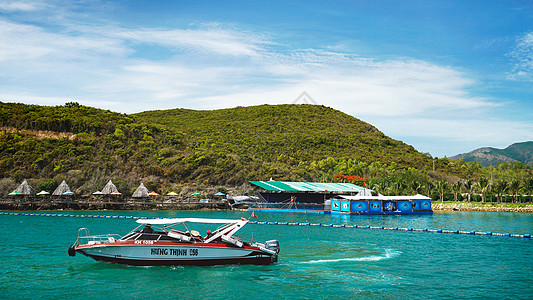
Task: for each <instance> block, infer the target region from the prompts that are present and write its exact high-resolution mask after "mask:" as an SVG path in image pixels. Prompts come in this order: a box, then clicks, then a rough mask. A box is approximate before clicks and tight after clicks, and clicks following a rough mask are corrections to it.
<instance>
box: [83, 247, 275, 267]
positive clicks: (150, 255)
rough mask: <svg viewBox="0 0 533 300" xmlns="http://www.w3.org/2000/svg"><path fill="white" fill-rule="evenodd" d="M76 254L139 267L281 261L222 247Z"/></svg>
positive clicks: (255, 250)
mask: <svg viewBox="0 0 533 300" xmlns="http://www.w3.org/2000/svg"><path fill="white" fill-rule="evenodd" d="M117 244H118V243H117ZM75 250H76V252H79V253H81V254H83V255H86V256H88V257H90V258H92V259H94V260H96V261H104V262H110V263H116V264H126V265H135V266H177V265H196V266H211V265H223V264H255V265H269V264H271V263H273V262H276V261H277V255H271V254H269V253H266V252H264V251H262V250H260V249H259V248H257V247H243V248H236V247H235V248H234V247H227V246H226V245H219V244H206V245H201V246H200V245H187V246H177V245H113V244H107V245H89V246H85V245H82V246H78V247H76V249H75Z"/></svg>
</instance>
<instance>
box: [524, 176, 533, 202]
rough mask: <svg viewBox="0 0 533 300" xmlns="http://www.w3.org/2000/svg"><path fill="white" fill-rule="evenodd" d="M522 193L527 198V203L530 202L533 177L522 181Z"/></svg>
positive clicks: (532, 192) (532, 190) (532, 191)
mask: <svg viewBox="0 0 533 300" xmlns="http://www.w3.org/2000/svg"><path fill="white" fill-rule="evenodd" d="M523 188H524V192H525V193H526V194H527V195H528V196H529V201H531V194H533V177H529V178H527V179H526V180H524V185H523Z"/></svg>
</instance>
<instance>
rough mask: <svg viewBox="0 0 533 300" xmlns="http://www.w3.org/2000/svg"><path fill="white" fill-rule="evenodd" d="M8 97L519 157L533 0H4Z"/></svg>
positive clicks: (532, 112) (0, 43)
mask: <svg viewBox="0 0 533 300" xmlns="http://www.w3.org/2000/svg"><path fill="white" fill-rule="evenodd" d="M303 93H305V94H304V95H308V96H306V97H303V99H302V98H301V97H300V96H301V95H302V94H303ZM299 97H300V98H299ZM0 101H1V102H19V103H27V104H38V105H52V106H55V105H63V104H64V103H66V102H71V101H75V102H78V103H80V104H83V105H88V106H93V107H98V108H102V109H109V110H111V111H115V112H121V113H137V112H141V111H147V110H159V109H171V108H188V109H201V110H212V109H221V108H231V107H236V106H252V105H260V104H291V103H304V102H307V103H316V104H319V105H325V106H328V107H332V108H334V109H338V110H340V111H342V112H344V113H347V114H350V115H352V116H354V117H356V118H358V119H360V120H362V121H365V122H368V123H370V124H372V125H374V126H375V127H376V128H378V129H379V130H380V131H382V132H383V133H385V134H386V135H388V136H390V137H392V138H394V139H397V140H400V141H403V142H405V143H407V144H410V145H412V146H414V147H415V148H416V149H417V150H418V151H420V152H424V153H430V154H431V155H432V156H438V157H444V156H447V157H450V156H453V155H455V154H459V153H465V152H469V151H472V150H474V149H477V148H480V147H485V146H488V147H495V148H505V147H507V146H508V145H510V144H513V143H516V142H524V141H532V140H533V1H513V0H507V1H491V0H487V1H473V0H461V1H453V0H450V1H429V0H422V1H412V0H406V1H393V0H390V1H380V0H373V1H314V0H305V1H287V0H285V1H277V0H272V1H253V0H247V1H210V0H206V1H182V0H175V1H170V0H169V1H109V2H108V1H100V0H81V1H62V0H47V1H31V0H28V1H16V0H15V1H11V0H0Z"/></svg>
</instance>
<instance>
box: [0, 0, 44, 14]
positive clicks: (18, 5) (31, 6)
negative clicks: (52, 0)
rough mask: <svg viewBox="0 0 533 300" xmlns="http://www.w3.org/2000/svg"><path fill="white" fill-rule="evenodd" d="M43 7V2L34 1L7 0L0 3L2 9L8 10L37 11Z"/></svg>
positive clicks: (0, 9)
mask: <svg viewBox="0 0 533 300" xmlns="http://www.w3.org/2000/svg"><path fill="white" fill-rule="evenodd" d="M42 8H43V4H42V3H38V2H32V1H6V2H2V3H0V11H2V10H3V11H8V12H16V11H21V12H29V11H37V10H40V9H42Z"/></svg>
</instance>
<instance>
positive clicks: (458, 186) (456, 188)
mask: <svg viewBox="0 0 533 300" xmlns="http://www.w3.org/2000/svg"><path fill="white" fill-rule="evenodd" d="M462 188H463V181H461V180H458V181H457V182H456V183H454V184H452V191H453V201H457V195H458V194H459V193H461V189H462Z"/></svg>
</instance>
